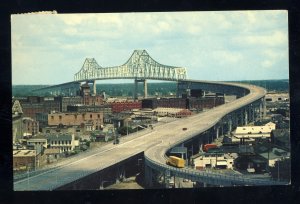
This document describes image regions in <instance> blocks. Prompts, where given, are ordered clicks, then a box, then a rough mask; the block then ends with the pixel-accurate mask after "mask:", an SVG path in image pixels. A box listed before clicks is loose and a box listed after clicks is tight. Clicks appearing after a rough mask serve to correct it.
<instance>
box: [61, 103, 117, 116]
mask: <svg viewBox="0 0 300 204" xmlns="http://www.w3.org/2000/svg"><path fill="white" fill-rule="evenodd" d="M67 111H68V112H80V113H81V112H103V114H104V115H108V114H111V113H112V110H111V106H110V105H108V104H105V105H68V106H67Z"/></svg>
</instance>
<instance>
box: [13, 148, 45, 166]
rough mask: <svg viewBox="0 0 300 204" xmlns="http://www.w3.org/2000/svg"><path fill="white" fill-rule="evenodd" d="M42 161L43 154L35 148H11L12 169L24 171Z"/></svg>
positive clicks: (38, 164)
mask: <svg viewBox="0 0 300 204" xmlns="http://www.w3.org/2000/svg"><path fill="white" fill-rule="evenodd" d="M42 163H44V156H43V155H42V154H41V152H37V151H36V150H28V149H25V150H13V170H14V171H25V170H29V169H35V168H38V167H39V166H40V165H41V164H42Z"/></svg>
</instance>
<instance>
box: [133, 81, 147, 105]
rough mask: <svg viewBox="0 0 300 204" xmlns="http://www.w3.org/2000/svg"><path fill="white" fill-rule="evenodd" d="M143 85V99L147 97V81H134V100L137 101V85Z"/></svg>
mask: <svg viewBox="0 0 300 204" xmlns="http://www.w3.org/2000/svg"><path fill="white" fill-rule="evenodd" d="M139 82H143V83H144V98H147V97H148V88H147V80H146V79H137V78H136V79H134V99H135V100H136V99H138V83H139Z"/></svg>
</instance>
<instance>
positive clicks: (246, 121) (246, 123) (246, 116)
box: [244, 107, 248, 125]
mask: <svg viewBox="0 0 300 204" xmlns="http://www.w3.org/2000/svg"><path fill="white" fill-rule="evenodd" d="M247 109H248V107H246V109H245V112H244V120H245V125H248V111H247Z"/></svg>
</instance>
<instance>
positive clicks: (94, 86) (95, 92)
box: [93, 80, 97, 96]
mask: <svg viewBox="0 0 300 204" xmlns="http://www.w3.org/2000/svg"><path fill="white" fill-rule="evenodd" d="M93 94H94V96H96V94H97V90H96V80H94V81H93Z"/></svg>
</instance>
